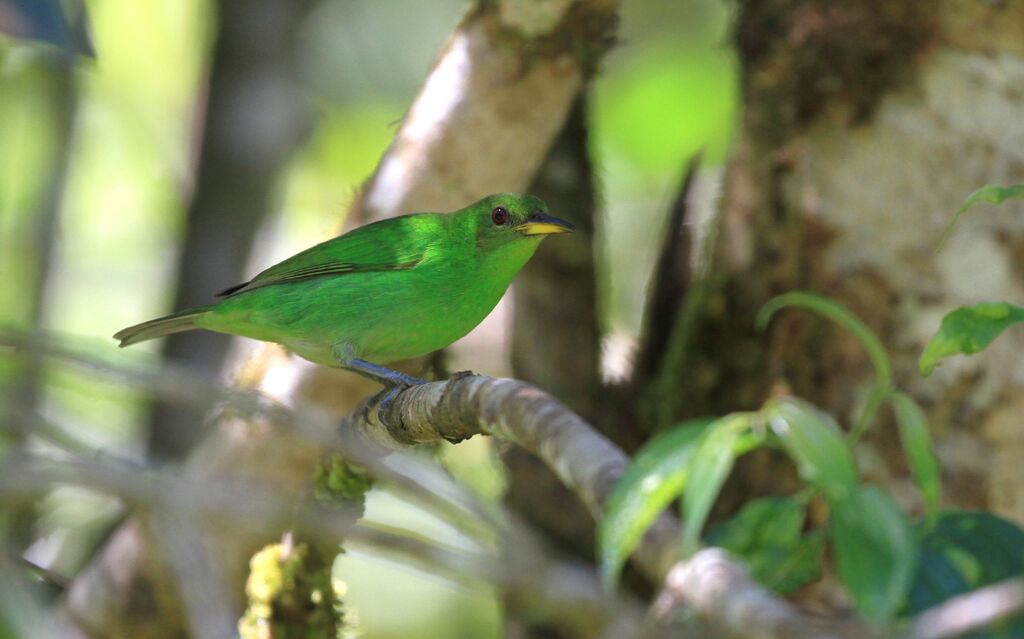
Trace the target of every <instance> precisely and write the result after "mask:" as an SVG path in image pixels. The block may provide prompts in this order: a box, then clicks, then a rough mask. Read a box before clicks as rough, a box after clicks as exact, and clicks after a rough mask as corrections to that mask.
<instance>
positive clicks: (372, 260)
mask: <svg viewBox="0 0 1024 639" xmlns="http://www.w3.org/2000/svg"><path fill="white" fill-rule="evenodd" d="M443 227H444V219H443V216H441V215H437V214H429V213H420V214H416V215H404V216H402V217H394V218H390V219H387V220H382V221H380V222H375V223H373V224H368V225H366V226H362V227H359V228H357V229H355V230H353V231H350V232H348V233H346V234H344V235H342V236H340V237H336V238H333V239H330V240H327V241H326V242H322V243H320V244H317V245H316V246H313V247H310V248H308V249H306V250H305V251H302V252H301V253H298V254H296V255H293V256H292V257H290V258H288V259H286V260H284V261H283V262H279V263H278V264H275V265H274V266H271V267H270V268H268V269H266V270H265V271H263V272H261V273H260V274H259V275H257V276H256V277H254V278H252V280H250V281H248V282H246V283H244V284H239V285H237V286H232V287H231V288H229V289H226V290H224V291H221V292H220V293H219V294H218V296H220V297H225V296H229V295H237V294H239V293H244V292H246V291H251V290H253V289H255V288H262V287H264V286H270V285H271V284H286V283H289V282H296V281H300V280H306V279H309V278H313V277H322V276H325V275H343V274H346V273H362V272H366V271H391V270H402V269H408V268H412V267H414V266H416V265H417V264H419V263H420V262H421V261H423V259H424V258H425V256H426V254H427V252H428V250H429V249H430V247H431V246H433V245H434V244H436V243H437V240H438V238H439V237H440V235H441V233H442V231H443Z"/></svg>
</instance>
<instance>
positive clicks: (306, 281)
mask: <svg viewBox="0 0 1024 639" xmlns="http://www.w3.org/2000/svg"><path fill="white" fill-rule="evenodd" d="M571 230H572V226H571V225H570V224H568V223H567V222H563V221H561V220H558V219H557V218H553V217H551V216H549V215H547V207H546V206H545V205H544V203H543V202H542V201H540V200H539V199H537V198H534V197H531V196H523V195H511V194H501V195H492V196H490V197H487V198H484V199H483V200H480V201H479V202H477V203H475V204H473V205H471V206H468V207H466V208H465V209H462V210H459V211H456V212H454V213H449V214H443V213H418V214H414V215H406V216H403V217H397V218H392V219H388V220H383V221H381V222H376V223H374V224H369V225H367V226H364V227H361V228H358V229H355V230H353V231H351V232H349V233H346V234H345V235H342V236H340V237H337V238H334V239H332V240H328V241H326V242H323V243H322V244H318V245H316V246H314V247H312V248H309V249H307V250H305V251H303V252H301V253H299V254H297V255H295V256H293V257H291V258H289V259H287V260H285V261H283V262H281V263H279V264H277V265H275V266H272V267H270V268H268V269H266V270H265V271H263V272H262V273H260V274H259V275H257V276H256V277H254V278H253V279H252V280H251V281H249V282H247V283H245V284H242V285H239V286H236V287H233V288H230V289H228V290H226V291H225V292H224V293H223V295H225V297H224V299H222V300H221V301H219V302H216V303H214V304H211V305H209V306H203V307H199V308H194V309H186V310H184V311H180V312H178V313H175V314H173V315H169V316H167V317H164V318H160V319H156V320H151V321H149V322H145V323H143V324H139V325H136V326H132V327H129V328H126V329H124V330H122V331H120V332H119V333H117V334H116V335H114V337H115V338H116V339H119V340H121V346H127V345H129V344H134V343H136V342H140V341H143V340H147V339H153V338H155V337H160V336H162V335H167V334H170V333H177V332H180V331H185V330H191V329H193V328H204V329H208V330H212V331H218V332H221V333H230V334H233V335H242V336H245V337H251V338H254V339H259V340H265V341H270V342H277V343H279V344H282V345H284V346H285V347H287V348H288V349H289V350H292V351H294V352H295V353H297V354H298V355H301V356H302V357H305V358H306V359H309V360H311V361H313V362H317V363H319V364H324V365H328V366H342V367H345V368H354V369H357V370H358V367H356V366H353V365H351V363H352V362H353V361H354V360H368V361H370V362H378V363H386V362H391V361H395V360H399V359H406V358H410V357H417V356H420V355H425V354H427V353H429V352H431V351H434V350H437V349H440V348H443V347H445V346H447V345H449V344H451V343H452V342H454V341H455V340H457V339H459V338H460V337H462V336H463V335H465V334H466V333H468V332H469V331H470V330H472V329H473V327H475V326H476V325H477V324H479V323H480V321H481V320H483V318H484V317H486V316H487V314H488V313H490V311H491V310H492V309H493V308H494V306H495V305H496V304H497V303H498V300H499V299H501V296H502V295H503V294H504V292H505V290H506V289H507V288H508V285H509V284H510V283H511V281H512V278H513V277H514V276H515V274H516V273H517V272H518V271H519V269H521V268H522V267H523V265H524V264H526V262H527V260H529V259H530V256H532V255H533V252H534V251H535V250H536V248H537V245H538V244H539V243H540V240H541V239H542V238H543V237H544V236H545V235H547V234H550V233H558V232H566V231H571ZM361 372H362V371H361Z"/></svg>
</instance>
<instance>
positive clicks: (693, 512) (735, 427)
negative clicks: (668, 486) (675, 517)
mask: <svg viewBox="0 0 1024 639" xmlns="http://www.w3.org/2000/svg"><path fill="white" fill-rule="evenodd" d="M751 418H752V416H751V414H750V413H737V414H735V415H728V416H726V417H723V418H721V419H718V420H716V421H715V422H714V423H712V424H711V425H710V426H708V427H707V432H706V433H705V434H704V437H703V438H702V439H701V442H700V446H699V447H698V448H697V452H696V454H695V455H694V458H693V461H692V462H690V470H689V474H690V480H689V482H688V483H687V484H686V489H685V491H684V492H683V554H684V555H690V554H692V553H693V552H695V551H696V550H697V548H698V547H699V545H700V531H701V530H703V528H704V523H705V522H706V521H707V518H708V513H709V512H711V506H712V505H713V504H714V503H715V499H716V498H717V497H718V493H719V491H721V490H722V484H724V483H725V479H726V477H728V476H729V471H730V470H732V464H733V461H734V460H735V459H736V456H737V452H738V451H737V444H738V443H739V437H740V435H741V434H742V433H743V431H745V430H748V429H749V428H750V422H751Z"/></svg>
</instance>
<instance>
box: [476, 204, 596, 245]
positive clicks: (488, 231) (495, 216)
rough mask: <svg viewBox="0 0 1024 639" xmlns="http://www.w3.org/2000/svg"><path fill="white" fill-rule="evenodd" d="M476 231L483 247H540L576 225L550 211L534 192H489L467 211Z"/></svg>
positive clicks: (573, 229) (570, 230) (477, 241)
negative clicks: (548, 239)
mask: <svg viewBox="0 0 1024 639" xmlns="http://www.w3.org/2000/svg"><path fill="white" fill-rule="evenodd" d="M466 212H467V213H469V215H470V216H471V217H472V223H473V227H474V228H475V230H476V243H477V246H478V247H480V248H482V249H485V250H486V249H495V248H498V247H501V246H506V245H510V244H511V245H515V244H528V245H533V246H536V244H537V243H539V241H540V240H541V239H543V238H544V237H545V236H547V235H553V234H555V233H572V232H573V231H575V230H576V227H575V226H573V225H572V224H570V223H569V222H566V221H565V220H560V219H558V218H557V217H554V216H553V215H550V214H548V206H547V204H545V203H544V201H543V200H541V199H540V198H537V197H534V196H532V195H518V194H515V193H499V194H496V195H489V196H487V197H485V198H484V199H482V200H480V201H479V202H476V203H475V204H472V205H470V206H469V207H468V209H467V210H466Z"/></svg>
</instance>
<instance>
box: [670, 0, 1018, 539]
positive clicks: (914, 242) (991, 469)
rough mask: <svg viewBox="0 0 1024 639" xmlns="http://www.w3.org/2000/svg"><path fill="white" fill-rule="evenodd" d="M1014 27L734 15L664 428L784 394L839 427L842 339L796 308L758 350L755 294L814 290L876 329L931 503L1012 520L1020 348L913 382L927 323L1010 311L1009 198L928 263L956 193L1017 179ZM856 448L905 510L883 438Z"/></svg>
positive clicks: (897, 459)
mask: <svg viewBox="0 0 1024 639" xmlns="http://www.w3.org/2000/svg"><path fill="white" fill-rule="evenodd" d="M1022 14H1024V3H1021V2H1019V1H1014V0H1010V1H1007V2H1000V3H988V4H983V3H966V2H958V1H954V0H945V1H940V2H924V1H921V2H918V1H912V2H900V3H890V2H883V1H875V0H857V1H855V2H844V3H831V2H824V1H818V0H779V1H772V2H759V3H743V4H742V5H741V10H740V12H739V15H738V23H737V26H736V32H735V33H736V35H735V37H736V42H737V46H738V49H739V52H740V55H741V62H742V80H743V90H744V102H745V114H744V119H743V123H742V128H741V131H740V133H739V135H738V139H737V141H736V144H735V150H734V153H733V155H732V158H731V161H730V164H729V167H728V172H727V178H726V185H725V204H724V208H723V212H722V220H721V227H720V235H719V242H718V244H717V246H716V250H715V260H716V261H715V266H714V271H713V274H712V276H711V278H710V279H709V280H708V281H707V283H706V285H707V286H708V298H707V301H706V303H705V304H704V305H703V307H702V311H701V313H702V317H701V319H700V321H699V322H697V325H696V327H693V326H692V325H691V326H689V327H687V326H685V325H684V324H682V323H680V324H679V327H680V328H679V330H680V331H683V330H692V331H693V335H692V337H691V338H690V339H689V343H690V344H692V346H691V347H690V348H687V349H683V350H681V351H680V352H679V353H677V354H675V361H673V362H669V363H668V365H671V366H674V367H675V370H677V371H680V372H681V373H680V376H679V377H678V379H677V380H676V383H675V385H674V388H675V389H678V391H677V392H676V393H675V394H666V395H663V396H661V397H660V398H659V400H660V399H664V400H666V401H667V402H668V404H667V405H672V404H673V403H674V405H675V409H674V410H673V411H671V413H670V414H668V415H666V419H677V418H680V417H684V416H687V415H693V414H700V413H712V414H716V413H717V414H721V413H724V412H728V411H732V410H737V409H745V408H751V407H754V406H757V405H759V404H760V403H761V402H762V401H763V400H764V399H765V398H766V397H767V396H768V394H769V393H770V392H771V389H772V387H773V386H776V385H779V384H784V385H785V386H787V387H789V388H791V389H793V392H794V393H795V394H797V395H800V396H803V397H807V398H809V399H811V400H812V401H814V402H816V403H817V404H819V405H820V406H823V407H824V408H826V409H827V410H829V411H830V412H832V413H833V414H836V415H838V416H840V417H841V418H842V419H843V420H844V421H845V422H846V423H847V424H849V423H850V421H851V420H850V417H851V416H852V414H853V413H854V412H855V411H856V410H857V409H858V407H859V406H860V405H861V403H862V402H863V400H864V397H865V394H866V390H867V386H868V384H869V383H870V365H869V363H868V360H867V357H866V355H865V353H864V352H863V351H862V349H861V348H860V347H859V346H858V345H857V344H856V342H855V341H854V340H853V339H852V338H851V337H850V336H849V335H845V334H843V333H842V332H841V331H839V330H838V329H835V328H833V327H832V326H830V325H829V324H828V323H827V322H825V321H824V320H822V319H820V318H816V317H812V316H810V315H808V314H806V313H802V312H796V311H793V312H787V313H785V314H783V315H781V316H780V317H779V318H778V319H777V320H776V322H775V323H774V325H773V327H772V329H771V331H770V332H769V334H768V335H760V334H757V333H756V332H755V331H754V328H753V323H754V322H753V319H754V316H755V314H756V312H757V310H758V309H759V308H760V307H761V306H762V305H763V304H764V303H765V302H766V301H768V299H770V298H771V297H772V296H773V295H775V294H777V293H781V292H784V291H788V290H793V289H810V290H814V291H818V292H821V293H824V294H826V295H829V296H832V297H834V298H836V299H838V300H839V301H840V302H842V303H843V304H845V305H847V306H848V307H849V308H850V309H851V310H853V311H854V312H855V313H857V314H858V315H859V316H860V317H861V318H862V319H864V320H865V322H866V323H867V324H868V325H869V326H870V327H871V328H872V329H873V330H875V331H876V332H877V333H879V334H880V336H881V337H882V339H883V342H884V343H885V344H886V346H887V347H888V349H889V352H890V353H891V355H892V359H893V364H894V370H895V374H896V383H897V385H898V386H901V387H902V388H904V389H908V390H910V391H912V392H913V393H914V395H915V396H916V397H917V398H918V399H919V400H920V401H922V402H923V403H924V404H925V406H926V407H927V409H928V413H929V416H930V419H931V425H932V429H933V431H934V433H935V435H936V436H937V438H938V440H939V443H938V446H939V449H938V453H939V456H940V462H941V467H942V469H943V471H944V473H945V475H944V483H945V488H946V492H945V499H946V501H947V502H948V503H949V504H953V505H959V506H965V507H975V508H977V507H984V508H992V509H994V510H996V511H997V512H999V513H1000V514H1003V515H1005V516H1009V517H1011V518H1014V519H1016V520H1017V521H1024V476H1022V475H1021V473H1020V472H1019V468H1020V463H1021V459H1022V457H1024V439H1022V438H1021V436H1020V428H1019V419H1018V418H1017V417H1015V416H1019V415H1020V414H1021V410H1022V409H1024V404H1022V403H1021V399H1020V398H1021V397H1022V396H1024V395H1022V393H1021V392H1020V390H1021V386H1022V382H1021V380H1022V379H1024V372H1022V371H1024V369H1022V361H1024V360H1021V358H1020V357H1019V353H1020V352H1021V349H1022V347H1024V337H1022V334H1021V333H1019V332H1017V333H1010V334H1008V335H1006V336H1004V337H1002V338H1001V340H1002V341H1001V342H1000V344H998V345H997V346H996V347H995V348H991V349H989V350H988V351H987V352H985V353H983V354H981V355H978V356H973V357H971V358H958V359H955V360H952V361H950V362H948V363H946V364H944V365H943V366H942V368H941V369H940V370H939V371H938V372H937V373H936V374H935V375H934V376H933V377H931V378H928V379H923V378H921V377H920V375H919V374H918V373H917V369H916V361H917V358H918V356H919V354H920V352H921V349H922V347H923V345H924V343H925V342H926V340H927V339H928V337H930V335H931V334H932V333H933V332H934V331H935V330H936V328H937V327H938V323H939V319H940V318H941V316H942V315H943V314H944V313H945V312H947V311H949V310H952V309H953V308H954V307H956V306H958V305H960V304H966V303H972V302H976V301H980V300H984V299H1008V300H1012V301H1018V302H1019V301H1020V300H1021V299H1022V298H1024V296H1022V292H1024V291H1022V286H1024V281H1022V279H1021V273H1024V269H1022V268H1021V265H1022V259H1024V251H1022V248H1021V247H1022V246H1024V206H1022V205H1021V204H1020V203H1019V202H1018V203H1016V204H1006V205H1003V206H1001V207H999V208H998V209H996V208H989V209H988V210H980V209H979V210H977V211H973V212H972V214H971V215H970V216H969V217H968V218H966V219H965V220H963V221H962V222H961V224H960V225H959V226H958V227H957V228H956V230H955V231H954V233H953V236H952V238H951V240H950V242H949V243H948V244H947V245H946V246H945V247H943V248H942V249H941V250H938V247H939V239H940V236H941V234H942V232H943V230H944V229H945V228H946V226H947V224H948V223H949V221H950V220H951V218H952V214H953V212H954V211H955V210H956V209H957V208H958V206H959V205H960V203H961V202H962V201H963V199H964V198H965V197H966V196H967V195H968V194H969V193H971V192H972V191H973V190H975V189H976V188H978V187H979V186H981V185H983V184H987V183H1015V182H1021V181H1022V180H1024V155H1022V153H1021V149H1022V148H1024V146H1022V142H1024V120H1021V118H1020V117H1019V109H1020V91H1019V87H1020V86H1022V84H1024V45H1022V44H1021V43H1024V20H1022V18H1021V15H1022ZM982 33H984V34H985V37H984V38H982V37H980V36H978V34H982ZM967 34H972V35H967ZM684 337H685V336H684ZM886 419H888V416H887V415H885V413H884V412H883V414H882V421H883V422H884V420H886ZM866 444H867V445H866V446H864V447H862V448H861V449H860V450H859V451H858V453H859V454H860V457H861V458H860V460H859V461H860V464H861V468H862V472H863V473H864V474H865V476H866V477H867V478H868V479H871V480H875V481H880V482H882V483H887V484H889V486H890V487H891V488H892V490H893V492H894V494H895V495H896V496H897V497H898V498H899V499H900V500H901V501H902V502H903V504H904V505H905V506H908V507H910V508H911V509H912V510H913V509H914V508H916V507H918V506H919V505H920V500H919V498H918V497H917V495H916V493H915V492H914V491H913V489H912V488H911V484H910V482H909V480H908V478H907V471H906V467H905V462H904V461H903V455H902V452H901V450H900V448H899V445H898V441H897V440H896V437H895V432H894V430H893V429H891V428H886V427H885V426H884V423H883V424H881V425H876V427H875V428H874V429H873V430H872V431H871V432H870V434H869V436H868V439H867V442H866ZM777 466H778V464H777V463H776V462H775V461H773V460H772V459H770V456H766V455H759V456H755V458H754V462H753V463H751V464H748V465H747V466H746V472H745V474H743V475H741V477H740V479H739V481H738V485H737V486H734V487H733V488H734V489H737V490H738V493H740V494H742V495H743V499H747V498H749V497H750V496H751V495H752V494H757V493H760V492H765V491H769V492H770V491H773V490H779V489H780V488H781V487H783V486H784V484H785V483H786V482H787V481H788V480H787V479H786V477H787V473H780V472H779V470H778V468H777ZM789 476H791V474H790V475H789Z"/></svg>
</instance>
